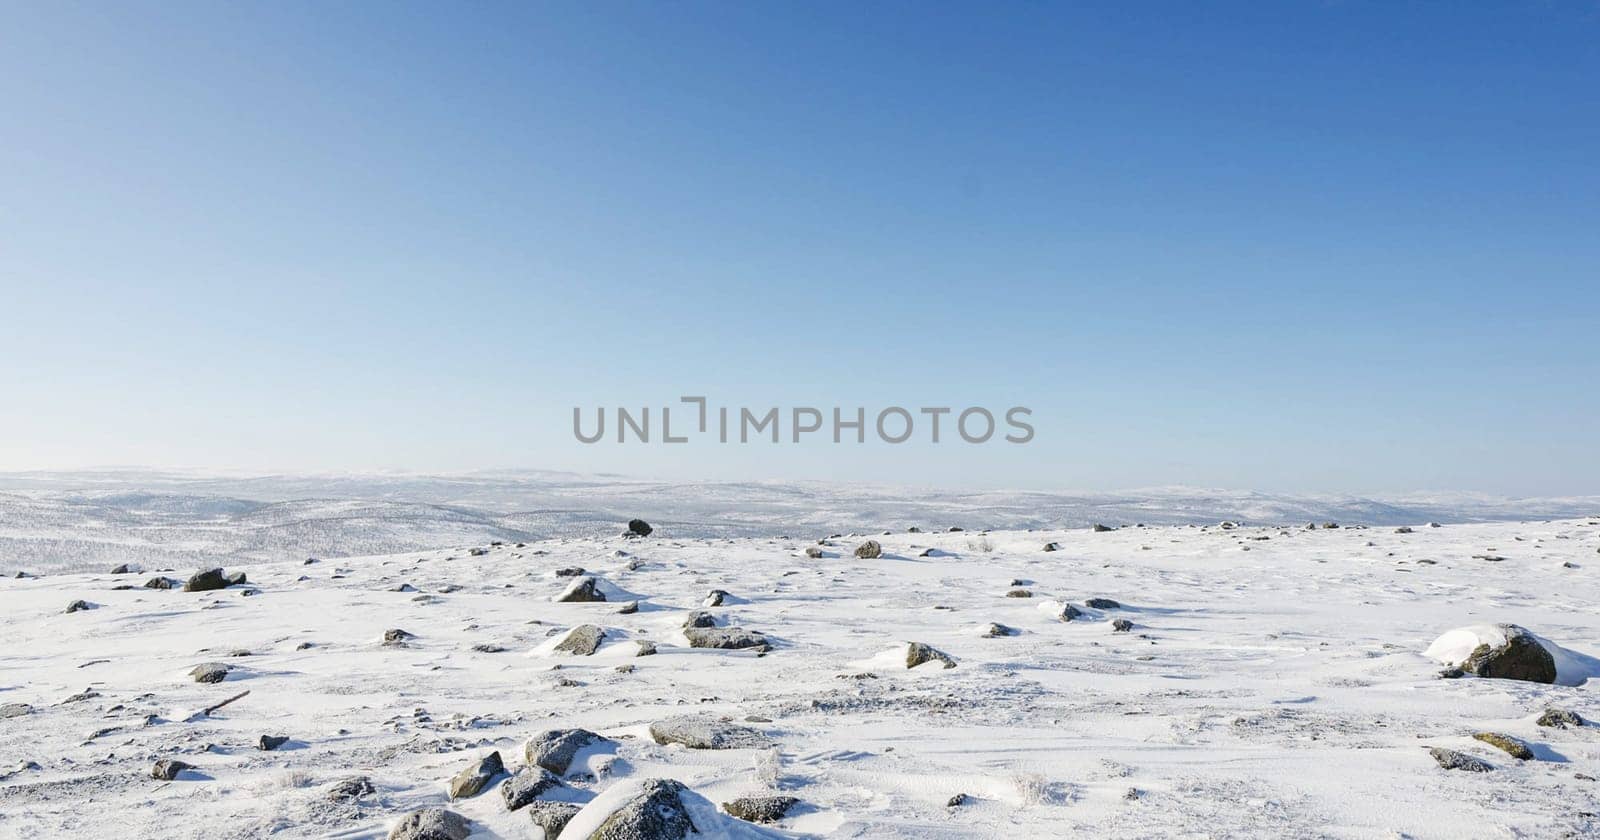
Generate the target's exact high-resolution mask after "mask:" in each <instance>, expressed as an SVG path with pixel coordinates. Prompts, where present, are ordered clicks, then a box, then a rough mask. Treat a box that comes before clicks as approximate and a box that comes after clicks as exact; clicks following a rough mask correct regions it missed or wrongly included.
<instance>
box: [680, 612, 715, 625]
mask: <svg viewBox="0 0 1600 840" xmlns="http://www.w3.org/2000/svg"><path fill="white" fill-rule="evenodd" d="M683 626H684V628H685V629H687V628H690V627H715V626H717V617H716V616H714V615H712V614H711V613H708V612H706V611H705V610H691V611H690V612H689V614H688V615H687V616H684V619H683Z"/></svg>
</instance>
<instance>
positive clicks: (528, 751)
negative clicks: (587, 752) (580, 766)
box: [522, 729, 610, 776]
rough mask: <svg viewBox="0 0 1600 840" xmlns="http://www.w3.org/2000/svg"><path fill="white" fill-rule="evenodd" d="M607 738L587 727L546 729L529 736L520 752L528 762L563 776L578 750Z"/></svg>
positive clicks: (606, 740) (605, 740)
mask: <svg viewBox="0 0 1600 840" xmlns="http://www.w3.org/2000/svg"><path fill="white" fill-rule="evenodd" d="M609 740H610V739H608V738H606V737H605V736H603V735H597V734H595V733H593V732H590V731H589V730H587V729H547V730H545V731H543V732H540V733H539V734H537V735H535V736H533V737H532V738H529V739H528V743H526V744H524V745H523V747H522V754H523V757H524V758H526V759H527V761H528V764H530V765H532V766H534V767H543V768H544V769H546V770H549V771H550V772H552V773H554V774H556V775H557V776H564V775H566V773H567V768H569V767H571V766H572V759H573V758H574V757H575V756H577V754H578V752H579V751H580V750H582V749H584V748H585V747H589V746H591V745H594V744H599V743H604V742H608V741H609Z"/></svg>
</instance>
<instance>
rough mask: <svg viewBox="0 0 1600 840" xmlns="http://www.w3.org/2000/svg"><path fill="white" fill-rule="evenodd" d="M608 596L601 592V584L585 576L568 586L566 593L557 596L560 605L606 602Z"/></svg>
mask: <svg viewBox="0 0 1600 840" xmlns="http://www.w3.org/2000/svg"><path fill="white" fill-rule="evenodd" d="M605 599H606V595H605V593H604V592H601V591H600V586H599V584H598V583H597V582H596V581H595V579H594V578H593V577H589V576H584V577H581V578H578V579H577V580H574V581H573V582H572V583H571V584H570V585H568V586H567V589H566V591H564V592H562V593H561V594H560V595H557V596H556V603H558V604H573V603H587V602H594V601H604V600H605Z"/></svg>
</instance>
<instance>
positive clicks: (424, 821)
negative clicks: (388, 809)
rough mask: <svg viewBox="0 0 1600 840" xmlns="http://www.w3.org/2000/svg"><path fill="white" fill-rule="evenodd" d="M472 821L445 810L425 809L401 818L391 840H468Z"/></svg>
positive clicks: (391, 833) (390, 834)
mask: <svg viewBox="0 0 1600 840" xmlns="http://www.w3.org/2000/svg"><path fill="white" fill-rule="evenodd" d="M471 833H472V821H471V820H469V819H467V818H466V817H463V816H461V815H460V814H457V813H456V812H454V811H446V810H445V809H443V808H423V809H422V810H420V811H412V812H411V813H409V814H406V815H405V816H403V817H401V818H400V822H398V823H395V826H394V828H393V829H391V830H390V831H389V840H467V835H469V834H471Z"/></svg>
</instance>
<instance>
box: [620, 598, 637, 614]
mask: <svg viewBox="0 0 1600 840" xmlns="http://www.w3.org/2000/svg"><path fill="white" fill-rule="evenodd" d="M638 611H639V602H638V601H628V602H627V603H625V604H623V605H622V606H620V607H617V615H633V614H634V613H636V612H638Z"/></svg>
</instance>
